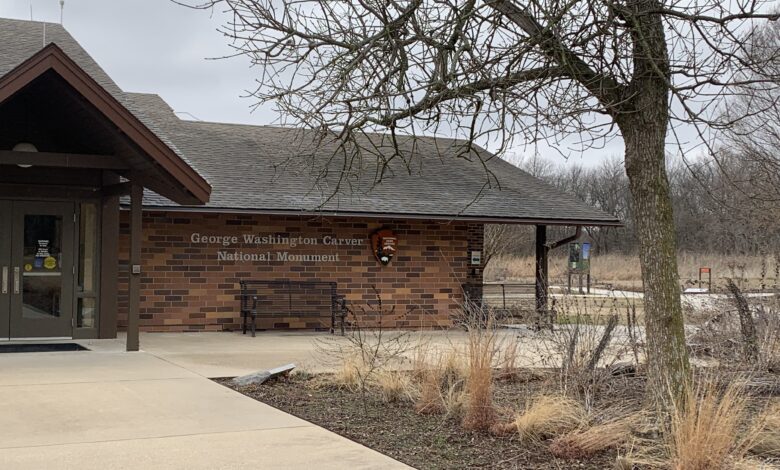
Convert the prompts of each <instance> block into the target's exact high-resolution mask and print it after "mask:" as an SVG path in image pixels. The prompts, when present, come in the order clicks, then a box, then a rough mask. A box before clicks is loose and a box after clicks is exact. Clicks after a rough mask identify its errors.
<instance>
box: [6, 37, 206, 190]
mask: <svg viewBox="0 0 780 470" xmlns="http://www.w3.org/2000/svg"><path fill="white" fill-rule="evenodd" d="M0 125H2V127H3V132H2V134H0V165H15V166H17V167H23V168H29V167H31V166H32V167H43V168H60V169H67V170H70V171H69V172H67V173H70V174H75V172H82V176H86V177H87V178H86V179H87V180H88V181H89V180H90V179H91V178H90V176H95V172H96V171H102V170H110V171H111V172H112V173H114V174H116V175H118V176H120V177H122V180H123V181H124V182H123V183H120V184H119V185H117V184H116V183H115V184H114V185H112V186H110V187H109V188H108V189H106V188H104V187H103V184H102V181H101V182H100V184H99V185H98V184H96V182H97V179H94V180H93V183H92V184H87V185H86V186H93V188H92V190H93V191H94V190H97V189H98V188H97V187H95V186H100V188H99V189H100V190H108V191H118V192H119V193H129V186H130V185H131V184H137V185H140V186H142V187H145V188H149V189H151V190H153V191H155V192H156V193H158V194H160V195H164V196H165V197H166V198H169V199H171V200H173V201H176V202H178V203H181V204H195V205H199V204H203V203H206V202H208V200H209V195H210V192H211V187H210V185H209V183H208V182H207V181H206V180H205V178H203V177H202V176H201V175H200V174H199V173H198V172H197V171H196V170H195V169H194V168H192V167H191V166H190V165H189V164H188V163H187V162H186V161H185V160H184V159H183V158H182V157H181V156H179V155H178V154H177V153H176V151H175V150H173V149H172V148H171V146H169V145H168V144H167V143H165V142H163V141H162V139H161V138H160V137H159V136H158V135H157V134H156V133H155V132H153V131H152V130H151V129H149V127H147V126H146V125H145V124H144V123H142V122H141V120H140V119H139V118H138V117H136V115H135V114H133V113H132V112H131V111H130V110H129V109H127V107H126V106H125V105H124V104H123V103H121V102H120V101H119V100H118V99H117V98H116V97H115V96H113V95H112V94H111V93H109V92H108V91H106V90H105V89H104V88H103V87H102V86H101V85H100V84H98V83H97V82H96V81H95V79H94V78H92V77H91V76H90V75H89V74H88V73H87V72H86V71H84V69H82V68H81V67H80V66H79V65H78V64H76V62H74V61H73V60H72V59H71V58H70V57H68V55H67V54H65V53H64V52H63V51H62V49H60V48H59V47H58V46H57V45H55V44H50V45H48V46H46V47H45V48H43V49H41V50H40V51H39V52H38V53H36V54H35V55H33V56H32V57H30V58H29V59H27V60H26V61H24V62H23V63H22V64H20V65H18V66H17V67H16V68H14V69H13V70H11V71H10V72H9V73H7V74H5V75H4V76H2V77H1V78H0ZM74 170H75V172H74ZM14 173H17V174H18V177H15V178H14V182H15V183H17V184H19V183H22V184H23V183H24V181H23V178H24V175H23V174H24V173H25V172H19V171H14ZM28 173H29V172H28ZM14 176H17V175H14ZM19 178H22V180H20V179H19ZM31 183H32V182H31ZM36 183H37V184H44V185H45V183H46V181H36ZM123 188H124V189H123ZM41 189H42V188H37V189H36V190H37V191H40V190H41ZM18 194H19V193H18V192H17V193H15V195H18Z"/></svg>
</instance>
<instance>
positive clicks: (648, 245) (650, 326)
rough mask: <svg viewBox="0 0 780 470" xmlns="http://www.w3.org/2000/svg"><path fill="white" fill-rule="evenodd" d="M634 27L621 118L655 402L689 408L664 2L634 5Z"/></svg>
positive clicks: (662, 407)
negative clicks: (669, 146) (669, 166)
mask: <svg viewBox="0 0 780 470" xmlns="http://www.w3.org/2000/svg"><path fill="white" fill-rule="evenodd" d="M626 5H627V6H628V7H629V8H630V10H631V14H630V15H629V18H630V21H632V23H633V29H632V33H631V34H632V40H633V47H634V76H633V79H632V80H631V83H630V84H629V86H628V87H627V89H626V90H625V102H624V103H623V104H621V105H620V106H619V112H617V113H615V114H613V117H614V118H615V120H616V122H617V124H618V126H619V127H620V131H621V134H622V135H623V140H624V142H625V146H626V158H625V164H626V174H627V175H628V183H629V184H628V185H629V189H630V191H631V202H632V209H633V210H632V213H633V217H634V227H635V230H636V235H637V239H638V241H639V262H640V264H641V267H642V284H643V286H644V293H645V297H644V303H645V336H646V338H647V339H646V354H647V366H648V379H649V383H648V394H649V396H648V398H650V399H651V400H652V402H653V403H654V405H655V406H656V407H657V409H658V410H659V411H661V412H664V411H669V410H670V409H672V407H674V406H675V405H678V406H680V405H682V403H683V398H684V394H685V391H686V388H687V386H688V381H689V379H690V364H689V362H688V351H687V349H686V347H685V329H684V323H683V315H682V305H681V304H680V286H679V277H678V274H677V242H676V234H675V229H674V214H673V210H672V199H671V194H670V190H669V179H668V177H667V174H666V158H665V157H666V153H665V147H666V132H667V126H668V125H669V88H668V84H667V83H668V81H670V80H671V78H670V75H671V74H670V66H669V51H668V48H667V45H666V32H665V30H664V23H663V19H662V18H661V15H659V14H657V13H651V12H653V11H658V10H659V9H661V7H662V6H663V5H662V4H661V2H660V1H658V0H632V1H630V2H628V3H627V4H626Z"/></svg>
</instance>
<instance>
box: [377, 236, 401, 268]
mask: <svg viewBox="0 0 780 470" xmlns="http://www.w3.org/2000/svg"><path fill="white" fill-rule="evenodd" d="M397 245H398V238H397V237H396V236H395V234H394V233H393V231H392V230H390V229H388V228H381V229H379V230H377V231H376V232H374V233H372V234H371V249H372V250H373V251H374V257H375V258H376V259H377V261H379V263H381V264H382V266H387V265H388V264H390V261H392V259H393V257H394V256H395V252H396V249H397Z"/></svg>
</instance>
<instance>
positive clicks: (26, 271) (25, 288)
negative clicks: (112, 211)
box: [0, 201, 74, 339]
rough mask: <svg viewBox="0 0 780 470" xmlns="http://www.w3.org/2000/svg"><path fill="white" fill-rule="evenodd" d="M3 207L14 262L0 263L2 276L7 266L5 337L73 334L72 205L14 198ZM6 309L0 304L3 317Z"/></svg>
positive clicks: (0, 319) (11, 260) (0, 260)
mask: <svg viewBox="0 0 780 470" xmlns="http://www.w3.org/2000/svg"><path fill="white" fill-rule="evenodd" d="M4 210H5V211H6V214H9V213H10V217H3V218H2V219H0V220H3V222H2V223H7V221H9V220H10V232H11V233H10V250H7V249H6V250H5V252H6V253H8V252H9V251H10V256H9V255H5V258H6V260H9V261H10V262H9V263H7V264H0V276H1V275H2V273H3V272H4V271H5V269H4V267H5V266H7V267H8V282H7V283H5V284H4V286H6V290H7V291H8V293H7V294H6V297H7V299H8V302H7V305H8V307H7V311H8V314H7V317H8V321H7V325H8V326H7V330H8V335H7V336H6V337H10V338H11V339H16V338H41V337H71V336H72V335H73V324H72V319H73V248H74V239H73V237H74V222H73V218H74V217H73V214H74V207H73V204H70V203H52V202H45V203H44V202H23V201H22V202H20V201H14V202H12V203H10V208H9V207H8V204H6V207H5V209H4ZM0 230H2V229H0ZM2 231H5V232H8V230H7V229H4V230H2ZM0 237H2V236H0ZM6 237H7V235H6ZM7 244H8V243H7ZM2 256H3V255H2V254H0V262H3V261H2ZM0 280H2V279H0ZM2 290H3V289H1V288H0V291H2ZM0 301H2V299H0ZM2 311H3V307H2V306H1V305H0V321H3V318H2Z"/></svg>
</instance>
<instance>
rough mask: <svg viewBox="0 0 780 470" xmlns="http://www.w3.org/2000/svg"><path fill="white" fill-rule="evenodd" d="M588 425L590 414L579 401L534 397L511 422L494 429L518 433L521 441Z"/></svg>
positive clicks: (545, 437) (552, 436)
mask: <svg viewBox="0 0 780 470" xmlns="http://www.w3.org/2000/svg"><path fill="white" fill-rule="evenodd" d="M586 424H587V414H586V413H585V409H584V408H583V406H582V405H581V404H580V403H579V402H578V401H576V400H573V399H571V398H569V397H566V396H562V395H542V396H539V397H536V398H534V399H533V400H532V401H531V402H530V404H529V405H528V406H527V407H526V409H525V411H524V412H523V413H522V414H519V415H517V416H516V417H515V420H514V421H513V422H511V423H508V424H504V425H500V426H498V427H496V428H494V431H497V432H498V433H501V434H503V433H507V432H517V433H518V435H519V436H520V439H521V440H534V441H541V440H544V439H551V438H554V437H557V436H561V435H563V434H567V433H570V432H572V431H574V430H575V429H579V428H582V427H583V426H585V425H586Z"/></svg>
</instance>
